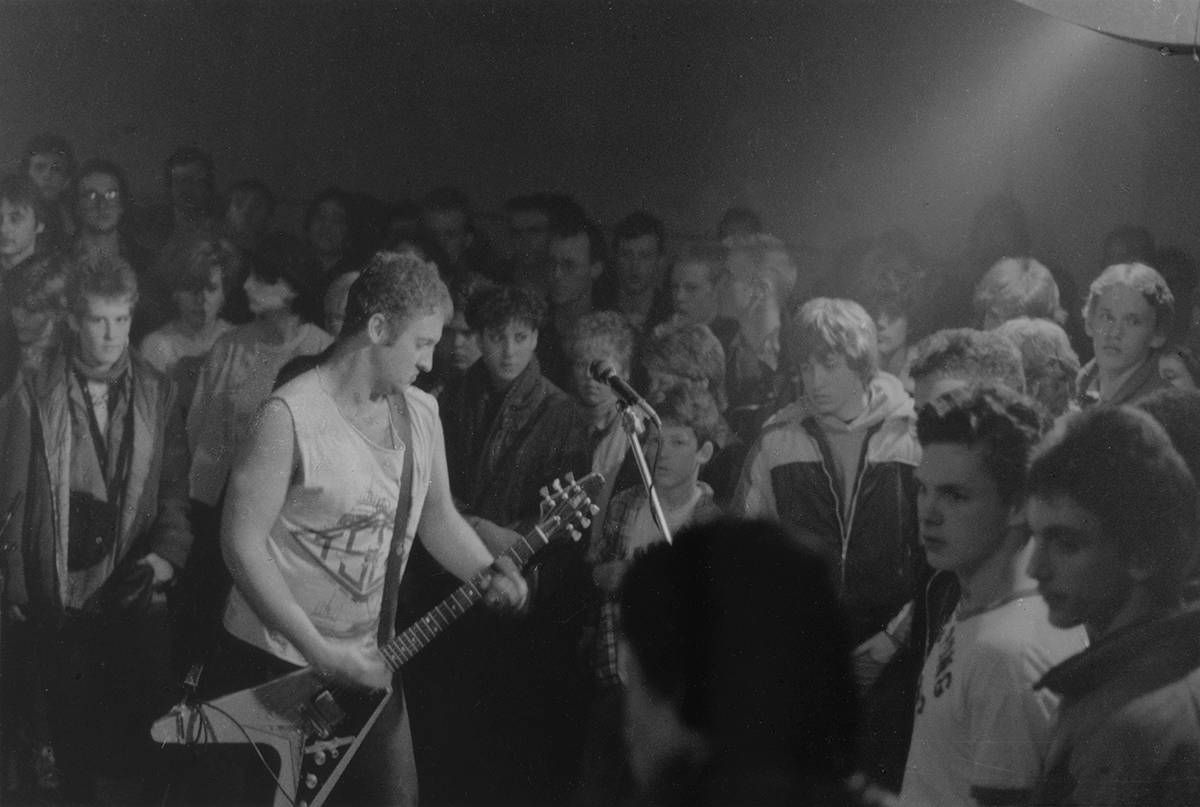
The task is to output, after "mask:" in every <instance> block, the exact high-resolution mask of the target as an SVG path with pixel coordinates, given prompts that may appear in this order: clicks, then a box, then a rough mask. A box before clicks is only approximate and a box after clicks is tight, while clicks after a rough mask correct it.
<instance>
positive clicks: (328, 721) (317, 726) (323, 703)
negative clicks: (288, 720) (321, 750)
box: [300, 690, 346, 740]
mask: <svg viewBox="0 0 1200 807" xmlns="http://www.w3.org/2000/svg"><path fill="white" fill-rule="evenodd" d="M300 715H301V717H303V718H304V721H305V722H306V723H308V725H309V729H310V730H311V731H312V733H313V734H315V735H317V736H318V737H320V738H321V739H322V740H327V739H329V737H330V735H332V734H333V729H334V727H335V726H337V724H339V723H341V722H342V721H343V720H345V719H346V711H345V710H344V709H342V707H341V706H339V705H338V702H337V701H336V700H334V699H333V695H332V694H331V693H330V692H329V690H325V691H324V692H322V693H321V694H319V695H317V696H316V697H315V698H313V699H312V701H310V702H309V703H308V704H305V705H304V706H302V707H301V708H300Z"/></svg>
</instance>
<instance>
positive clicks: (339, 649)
mask: <svg viewBox="0 0 1200 807" xmlns="http://www.w3.org/2000/svg"><path fill="white" fill-rule="evenodd" d="M317 655H318V656H319V657H318V658H316V659H313V665H312V666H313V667H314V668H315V669H316V670H317V672H319V673H320V674H321V675H323V676H325V677H328V678H332V679H333V680H335V681H337V682H338V683H340V684H349V685H350V686H356V687H362V688H364V689H385V688H387V687H389V686H391V685H392V668H391V667H389V666H388V665H387V662H386V661H384V660H383V654H381V653H380V652H379V650H378V649H377V648H374V647H372V648H369V649H368V648H364V647H360V646H350V647H347V646H343V645H335V644H333V643H331V642H329V643H326V646H325V647H324V648H322V650H321V651H320V652H319V653H318V654H317Z"/></svg>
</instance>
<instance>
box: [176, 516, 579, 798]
mask: <svg viewBox="0 0 1200 807" xmlns="http://www.w3.org/2000/svg"><path fill="white" fill-rule="evenodd" d="M567 501H568V502H569V501H570V499H567ZM585 501H586V498H585ZM539 526H540V525H539ZM534 529H535V531H536V532H539V533H541V537H542V538H543V541H544V543H546V544H548V543H549V542H550V539H549V536H547V535H545V533H542V532H541V530H540V529H539V528H538V527H535V528H534ZM520 543H522V544H524V545H525V550H526V553H527V555H528V557H526V558H524V559H521V558H520V555H519V554H518V553H519V550H518V549H517V548H516V544H514V545H513V547H511V548H510V551H511V552H512V554H514V555H517V558H518V559H521V560H522V564H524V563H527V562H528V560H529V558H530V557H532V556H533V555H534V554H535V553H536V550H535V549H534V548H533V545H532V544H530V543H529V539H528V537H527V536H521V538H520ZM480 582H482V581H480ZM463 589H467V590H469V591H471V592H472V593H473V594H474V595H475V596H476V597H477V598H481V597H482V596H483V592H482V590H481V589H480V588H479V583H477V582H476V581H475V580H470V581H468V582H467V583H466V584H464V585H463V586H462V587H460V588H459V589H457V590H455V591H454V592H452V593H451V595H450V596H449V597H447V599H446V600H445V601H443V602H442V603H439V604H438V605H437V606H436V607H435V608H434V610H433V612H430V613H429V614H426V615H425V616H424V617H422V618H421V619H420V620H418V621H417V623H414V625H412V626H409V628H408V629H406V630H405V631H404V633H402V634H401V635H400V636H399V637H397V639H398V640H399V642H398V643H399V644H400V645H403V644H404V643H405V642H406V641H408V637H409V635H410V631H412V630H413V628H414V627H415V626H416V625H418V624H422V623H424V622H425V621H426V620H429V619H431V617H432V614H433V613H434V612H438V611H440V610H441V609H442V607H443V606H444V605H445V604H446V602H447V601H453V602H454V603H455V604H458V600H457V596H458V595H459V593H461V592H462V591H463ZM477 602H478V600H476V601H474V602H473V601H471V598H470V597H467V604H466V607H463V606H462V605H459V607H460V608H462V609H463V612H464V613H465V611H466V610H467V609H469V608H471V607H473V606H474V605H475V604H476V603H477ZM451 613H452V614H453V611H451ZM439 615H440V614H439ZM444 627H445V625H437V624H436V623H435V628H436V630H433V629H430V628H429V627H428V626H426V630H427V631H429V636H428V637H421V638H422V643H421V644H417V643H415V642H411V641H408V644H409V646H410V647H411V653H410V655H409V659H411V658H412V657H413V656H414V655H416V653H418V652H419V651H420V650H422V649H423V648H424V647H425V645H427V644H429V642H431V641H433V639H435V638H437V636H438V634H439V633H440V632H441V630H442V629H443V628H444ZM416 635H417V636H418V637H420V632H419V631H417V632H416ZM389 644H391V643H389ZM402 649H403V648H402ZM395 655H396V663H395V664H394V666H393V670H398V669H399V667H400V665H401V664H402V663H403V660H402V659H400V657H399V654H398V653H397V654H395ZM385 658H387V659H388V660H389V661H391V660H392V659H391V654H390V653H389V652H388V651H385ZM329 688H331V689H332V688H333V687H332V686H331V687H329ZM206 708H207V709H212V710H213V711H214V712H216V713H217V714H220V715H222V716H223V717H224V718H225V719H226V720H228V721H229V722H230V723H232V724H233V725H234V727H236V728H237V730H238V731H240V732H241V733H242V736H243V737H245V738H246V743H247V744H248V745H249V746H250V747H251V748H252V749H253V750H254V754H255V756H257V757H258V760H259V762H260V763H261V764H262V766H263V769H264V770H265V771H266V772H267V775H268V776H270V777H271V779H272V780H273V781H274V782H275V787H276V788H277V789H278V791H279V792H280V793H282V794H283V797H284V798H285V799H287V802H288V804H291V805H292V806H293V807H296V798H295V796H294V795H293V794H291V793H288V791H287V788H285V787H284V785H283V780H282V779H280V778H279V777H278V776H277V775H276V774H275V771H274V769H273V768H272V767H271V765H270V763H268V762H267V758H266V757H265V756H264V755H263V753H262V751H260V750H259V748H258V744H257V743H255V742H254V739H253V738H252V737H251V736H250V732H248V731H247V730H246V728H245V726H243V725H242V724H241V723H240V722H239V721H238V720H237V718H235V717H234V716H233V715H231V714H230V713H229V712H227V711H225V710H224V709H222V708H221V707H219V706H216V705H214V704H213V703H211V702H205V703H201V704H199V708H198V709H197V712H196V714H197V716H198V718H199V720H200V723H201V726H200V730H201V731H205V732H206V733H207V735H208V736H215V735H216V731H215V730H214V729H213V727H212V721H211V720H210V719H209V717H208V716H207V715H206V714H204V710H205V709H206ZM193 722H194V721H190V722H189V727H190V726H191V725H192V723H193ZM189 735H191V736H189V737H188V745H200V744H202V743H201V741H200V739H199V738H198V737H196V736H195V732H194V731H189ZM297 784H299V783H298V782H297Z"/></svg>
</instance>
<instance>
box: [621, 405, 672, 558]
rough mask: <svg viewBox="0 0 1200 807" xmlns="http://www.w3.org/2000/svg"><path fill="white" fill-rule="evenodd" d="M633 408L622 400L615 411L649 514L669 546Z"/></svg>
mask: <svg viewBox="0 0 1200 807" xmlns="http://www.w3.org/2000/svg"><path fill="white" fill-rule="evenodd" d="M634 408H635V407H632V406H630V405H629V404H627V403H625V402H624V401H622V400H619V399H618V400H617V409H618V410H619V411H620V413H621V428H623V429H624V430H625V438H626V439H627V440H628V441H629V448H630V450H631V451H632V452H633V462H634V464H635V465H637V469H638V474H639V475H641V477H642V485H643V486H644V487H645V488H646V496H647V498H648V499H649V500H650V514H651V515H652V516H654V521H655V523H656V524H657V525H658V529H659V530H660V531H661V532H662V534H663V538H666V539H667V543H668V544H669V543H671V528H670V527H668V526H667V517H666V516H665V515H663V509H662V503H660V502H659V500H658V490H657V489H656V488H655V487H654V477H653V476H651V474H650V466H649V464H648V463H647V462H646V454H645V452H643V451H642V444H641V443H639V442H638V435H639V434H641V433H642V432H643V431H645V428H646V427H645V426H643V425H642V423H641V422H640V421H639V420H638V418H637V415H636V414H634V412H633V410H634Z"/></svg>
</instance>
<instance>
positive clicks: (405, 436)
mask: <svg viewBox="0 0 1200 807" xmlns="http://www.w3.org/2000/svg"><path fill="white" fill-rule="evenodd" d="M391 404H392V415H393V420H394V421H395V423H396V435H397V436H398V437H399V438H400V442H401V443H402V444H403V445H404V459H403V461H402V468H401V470H400V496H399V498H398V499H397V500H396V523H395V524H394V525H393V527H392V543H391V546H390V547H389V548H388V556H387V568H386V570H385V571H384V577H383V602H382V603H381V605H380V608H379V633H378V637H377V638H378V640H379V644H380V646H382V645H384V644H386V643H387V642H389V641H391V639H392V636H394V635H395V633H396V605H397V602H398V601H399V597H400V567H401V565H402V562H403V560H404V533H405V531H406V530H407V529H408V514H409V512H411V510H412V497H413V491H412V477H413V441H412V420H410V419H409V416H408V405H407V403H406V402H405V400H404V393H400V394H399V395H395V396H392V398H391ZM397 541H399V544H397V543H396V542H397Z"/></svg>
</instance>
